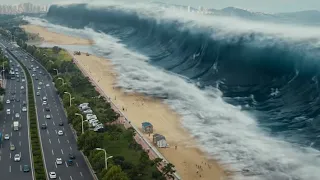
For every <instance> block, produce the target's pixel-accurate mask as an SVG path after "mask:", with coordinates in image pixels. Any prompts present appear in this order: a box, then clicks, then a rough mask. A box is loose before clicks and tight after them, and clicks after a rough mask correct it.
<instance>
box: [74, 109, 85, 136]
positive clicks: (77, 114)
mask: <svg viewBox="0 0 320 180" xmlns="http://www.w3.org/2000/svg"><path fill="white" fill-rule="evenodd" d="M74 115H76V116H80V117H81V129H82V134H83V133H84V129H83V115H82V114H79V113H75V114H74Z"/></svg>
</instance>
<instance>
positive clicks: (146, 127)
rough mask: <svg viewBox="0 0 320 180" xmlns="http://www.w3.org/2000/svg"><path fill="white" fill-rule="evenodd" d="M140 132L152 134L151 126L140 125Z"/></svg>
mask: <svg viewBox="0 0 320 180" xmlns="http://www.w3.org/2000/svg"><path fill="white" fill-rule="evenodd" d="M142 130H143V132H144V133H148V134H150V133H153V126H152V124H151V123H149V122H143V123H142Z"/></svg>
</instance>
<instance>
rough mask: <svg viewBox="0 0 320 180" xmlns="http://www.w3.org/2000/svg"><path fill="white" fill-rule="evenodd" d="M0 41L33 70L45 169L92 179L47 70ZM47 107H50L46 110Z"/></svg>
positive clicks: (71, 179)
mask: <svg viewBox="0 0 320 180" xmlns="http://www.w3.org/2000/svg"><path fill="white" fill-rule="evenodd" d="M0 41H1V40H0ZM1 43H2V44H4V45H5V46H7V47H10V48H11V49H12V50H11V52H12V53H13V54H14V55H15V56H16V57H17V58H18V59H19V60H20V61H21V62H22V63H23V64H24V65H25V66H26V67H27V68H28V69H29V73H30V74H31V75H32V74H34V76H33V77H32V79H33V85H34V93H35V100H36V111H37V117H38V123H39V126H40V127H39V131H40V135H41V143H42V147H43V154H44V159H45V166H46V167H45V168H46V169H47V173H49V172H56V174H57V179H59V180H81V179H85V180H93V177H92V175H91V173H90V170H89V168H88V166H87V164H86V163H85V160H84V158H83V156H82V155H81V153H80V151H78V150H77V143H76V140H75V138H74V136H73V134H72V131H71V128H70V126H69V125H68V121H67V118H66V116H65V113H64V109H63V106H62V104H61V102H60V100H59V96H58V94H57V93H56V90H55V87H54V85H53V83H52V80H51V79H50V76H49V74H48V73H47V71H45V69H43V68H42V66H40V64H39V63H38V62H37V61H36V60H34V59H33V57H31V56H28V54H26V53H25V52H24V51H23V50H22V49H20V48H17V47H14V46H12V45H11V44H9V43H7V42H5V41H2V42H1ZM31 66H33V67H31ZM33 68H35V71H33ZM36 79H37V80H36ZM36 92H39V93H40V95H39V96H36ZM43 97H46V98H47V104H46V105H44V104H43ZM46 107H48V108H49V109H50V111H46V110H45V108H46ZM46 115H50V118H46ZM60 122H63V124H64V125H63V126H60V125H59V123H60ZM43 124H45V125H46V126H47V128H46V129H41V126H42V125H43ZM59 130H62V131H63V135H62V136H59V135H58V131H59ZM69 153H72V154H73V155H74V156H75V159H74V160H73V165H71V166H69V165H68V164H67V161H68V159H69ZM56 158H62V160H63V163H62V164H61V165H57V164H56Z"/></svg>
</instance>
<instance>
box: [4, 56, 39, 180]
mask: <svg viewBox="0 0 320 180" xmlns="http://www.w3.org/2000/svg"><path fill="white" fill-rule="evenodd" d="M8 57H9V60H10V61H12V62H11V63H10V66H11V67H12V68H13V69H14V70H15V69H16V68H17V74H18V75H19V77H15V79H14V80H11V79H7V81H6V94H5V96H4V98H3V103H4V110H3V111H2V112H1V113H0V131H1V133H2V134H3V136H4V135H5V134H8V135H9V136H10V139H9V140H5V139H4V138H3V139H2V140H1V144H0V146H1V148H0V174H1V177H0V179H10V180H11V179H12V180H20V179H25V180H32V179H33V173H32V171H31V168H32V167H31V165H32V163H31V161H30V158H31V155H30V141H29V123H28V113H27V112H22V107H23V106H24V107H26V108H28V107H27V99H26V88H25V87H26V81H25V75H24V72H23V70H22V68H21V67H18V63H17V62H16V61H15V60H14V59H13V58H12V57H11V56H8ZM18 79H19V81H18ZM22 86H23V89H21V88H22ZM13 97H14V99H12V100H11V98H13ZM7 100H9V103H6V101H7ZM23 102H26V105H23ZM7 109H10V114H7V113H6V110H7ZM16 113H18V114H19V117H16ZM13 121H19V123H20V124H21V127H20V128H19V130H18V131H14V130H13ZM10 144H13V145H14V146H15V150H13V151H11V150H10ZM15 154H20V155H21V160H20V162H14V155H15ZM24 165H28V166H29V169H30V172H23V166H24Z"/></svg>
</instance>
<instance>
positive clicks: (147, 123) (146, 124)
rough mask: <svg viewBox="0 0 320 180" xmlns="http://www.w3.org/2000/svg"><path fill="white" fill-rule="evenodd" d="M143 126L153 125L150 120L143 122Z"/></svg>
mask: <svg viewBox="0 0 320 180" xmlns="http://www.w3.org/2000/svg"><path fill="white" fill-rule="evenodd" d="M142 126H143V127H148V126H152V124H151V123H149V122H143V123H142Z"/></svg>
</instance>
